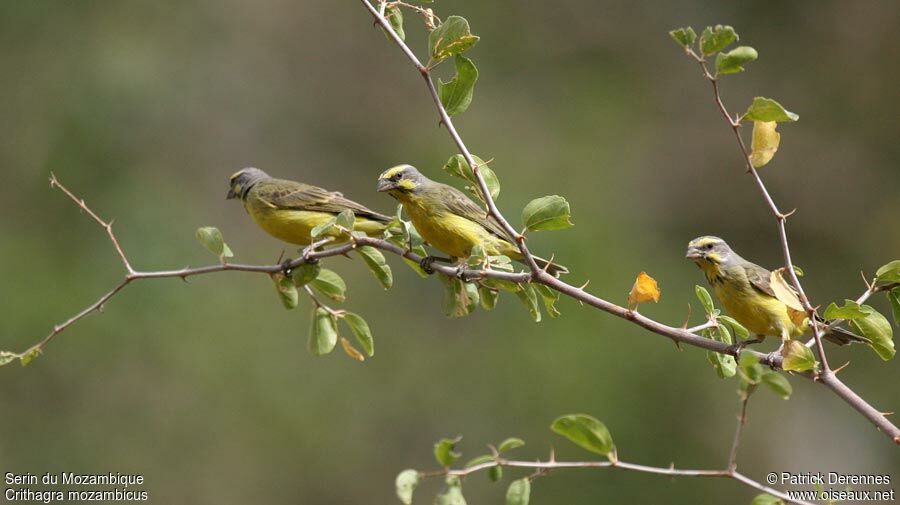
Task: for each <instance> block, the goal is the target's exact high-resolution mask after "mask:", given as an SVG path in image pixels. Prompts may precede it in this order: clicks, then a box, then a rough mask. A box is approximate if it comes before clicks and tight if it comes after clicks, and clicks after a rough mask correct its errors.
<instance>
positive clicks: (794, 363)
mask: <svg viewBox="0 0 900 505" xmlns="http://www.w3.org/2000/svg"><path fill="white" fill-rule="evenodd" d="M781 355H782V356H783V360H782V362H781V368H783V369H784V370H785V371H788V372H806V371H807V370H812V369H814V368H816V358H815V357H814V356H813V353H812V351H810V350H809V348H808V347H806V346H805V345H803V343H802V342H799V341H797V340H788V341H787V342H785V344H784V349H782V351H781Z"/></svg>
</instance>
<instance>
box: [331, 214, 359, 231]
mask: <svg viewBox="0 0 900 505" xmlns="http://www.w3.org/2000/svg"><path fill="white" fill-rule="evenodd" d="M355 222H356V216H355V215H354V214H353V211H352V210H350V209H344V210H342V211H341V213H340V214H338V215H337V216H335V218H334V224H335V226H340V227H341V228H343V229H345V230H347V231H353V224H354V223H355Z"/></svg>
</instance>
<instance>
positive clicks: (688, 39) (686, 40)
mask: <svg viewBox="0 0 900 505" xmlns="http://www.w3.org/2000/svg"><path fill="white" fill-rule="evenodd" d="M669 35H671V36H672V38H673V39H675V42H678V43H679V44H681V47H684V48H688V47H691V46H693V45H694V41H695V40H697V34H696V33H694V29H693V28H691V27H690V26H688V27H687V28H679V29H677V30H672V31H671V32H669Z"/></svg>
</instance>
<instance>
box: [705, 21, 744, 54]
mask: <svg viewBox="0 0 900 505" xmlns="http://www.w3.org/2000/svg"><path fill="white" fill-rule="evenodd" d="M736 40H738V34H737V33H735V32H734V28H732V27H730V26H727V25H726V26H722V25H716V26H715V27H712V26H707V27H706V29H704V30H703V33H701V34H700V50H701V51H703V54H704V55H705V56H709V55H711V54H715V53H716V52H718V51H721V50H722V49H725V48H726V47H728V46H729V45H731V44H732V43H733V42H735V41H736Z"/></svg>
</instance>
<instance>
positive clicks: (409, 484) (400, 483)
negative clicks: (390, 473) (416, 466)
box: [394, 468, 419, 505]
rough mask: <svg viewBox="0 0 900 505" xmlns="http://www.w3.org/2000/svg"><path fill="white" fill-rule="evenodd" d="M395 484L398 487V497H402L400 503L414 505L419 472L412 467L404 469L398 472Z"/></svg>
mask: <svg viewBox="0 0 900 505" xmlns="http://www.w3.org/2000/svg"><path fill="white" fill-rule="evenodd" d="M394 485H395V486H396V488H397V498H400V503H403V505H412V499H413V492H414V491H415V490H416V486H418V485H419V472H417V471H416V470H413V469H412V468H410V469H407V470H403V471H402V472H400V473H399V474H397V479H396V480H395V481H394Z"/></svg>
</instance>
